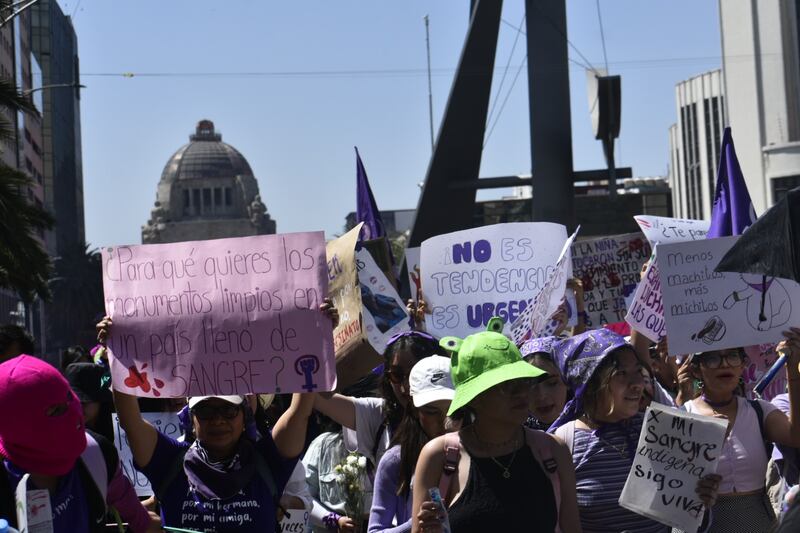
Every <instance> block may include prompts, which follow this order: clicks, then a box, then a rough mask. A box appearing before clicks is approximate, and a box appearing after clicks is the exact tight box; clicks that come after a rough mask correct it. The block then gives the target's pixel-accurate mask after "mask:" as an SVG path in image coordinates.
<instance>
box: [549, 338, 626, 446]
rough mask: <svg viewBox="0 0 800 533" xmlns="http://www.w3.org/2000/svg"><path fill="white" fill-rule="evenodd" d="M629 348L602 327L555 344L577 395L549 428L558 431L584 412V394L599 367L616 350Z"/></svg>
mask: <svg viewBox="0 0 800 533" xmlns="http://www.w3.org/2000/svg"><path fill="white" fill-rule="evenodd" d="M626 346H627V347H630V344H628V343H627V342H625V338H624V337H622V336H621V335H617V334H616V333H614V332H613V331H611V330H608V329H605V328H600V329H593V330H591V331H587V332H586V333H581V334H580V335H575V336H574V337H570V338H569V339H566V340H563V341H561V342H559V343H558V344H557V345H556V357H555V359H556V361H558V362H559V363H558V364H559V365H560V367H561V372H562V374H563V375H564V379H565V380H566V382H567V386H568V387H569V388H570V389H572V390H573V391H574V394H575V396H574V397H573V398H572V399H571V400H570V401H569V402H567V405H565V406H564V410H563V411H561V415H560V416H559V417H558V419H556V421H555V422H553V425H551V426H550V431H551V432H552V431H555V430H556V429H557V428H559V427H560V426H563V425H564V424H566V423H567V422H571V421H573V420H575V419H576V418H578V417H579V416H580V415H581V414H582V413H583V395H584V394H585V393H586V385H587V384H588V383H589V380H590V379H591V378H592V376H593V375H594V373H595V371H596V370H597V368H598V367H599V366H600V365H601V364H602V363H603V361H605V359H606V357H608V356H609V355H610V354H611V353H612V352H613V351H614V350H617V349H619V348H624V347H626Z"/></svg>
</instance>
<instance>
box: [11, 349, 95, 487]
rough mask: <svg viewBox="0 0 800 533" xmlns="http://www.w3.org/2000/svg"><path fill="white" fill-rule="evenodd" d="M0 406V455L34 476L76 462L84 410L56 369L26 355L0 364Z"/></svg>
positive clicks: (56, 473) (52, 473) (83, 445)
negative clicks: (0, 411) (1, 413)
mask: <svg viewBox="0 0 800 533" xmlns="http://www.w3.org/2000/svg"><path fill="white" fill-rule="evenodd" d="M0 406H2V410H3V416H0V455H2V456H4V457H5V458H6V459H8V460H9V461H11V462H12V463H13V464H14V465H16V466H18V467H19V468H21V469H23V470H25V471H26V472H32V473H36V474H44V475H50V476H62V475H64V474H66V473H68V472H69V471H70V470H71V469H72V468H73V467H74V466H75V461H76V460H77V459H78V457H80V455H81V453H83V450H84V449H85V448H86V433H85V429H84V424H83V411H82V409H81V404H80V402H79V401H78V398H77V397H76V396H75V394H74V393H73V392H72V389H70V387H69V383H68V382H67V380H66V379H64V377H63V376H62V375H61V374H60V373H59V372H58V370H56V369H55V368H54V367H52V366H51V365H49V364H47V363H46V362H44V361H42V360H41V359H38V358H36V357H32V356H30V355H20V356H18V357H15V358H13V359H9V360H8V361H6V362H4V363H2V364H0ZM12 414H13V416H12Z"/></svg>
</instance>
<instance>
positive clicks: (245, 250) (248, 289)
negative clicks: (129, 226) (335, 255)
mask: <svg viewBox="0 0 800 533" xmlns="http://www.w3.org/2000/svg"><path fill="white" fill-rule="evenodd" d="M103 288H104V291H105V307H106V313H107V314H108V316H110V317H111V318H112V319H113V320H114V327H113V328H112V329H111V334H110V338H109V342H108V347H109V352H110V355H111V374H112V376H113V382H114V388H116V389H118V390H120V391H121V392H125V393H127V394H134V395H136V396H150V397H159V396H160V397H180V396H209V395H227V394H252V393H262V392H283V393H288V392H311V391H325V390H330V389H332V388H333V385H334V383H335V380H336V371H335V367H334V356H333V334H332V326H331V321H330V320H329V319H328V318H327V317H325V316H324V315H323V314H322V313H321V312H320V311H319V305H320V303H321V302H322V300H323V298H324V297H325V295H326V294H327V292H328V269H327V261H326V258H325V243H324V239H323V234H322V233H321V232H317V233H295V234H287V235H261V236H257V237H241V238H236V239H218V240H210V241H196V242H181V243H172V244H150V245H141V246H119V247H115V248H106V249H104V250H103Z"/></svg>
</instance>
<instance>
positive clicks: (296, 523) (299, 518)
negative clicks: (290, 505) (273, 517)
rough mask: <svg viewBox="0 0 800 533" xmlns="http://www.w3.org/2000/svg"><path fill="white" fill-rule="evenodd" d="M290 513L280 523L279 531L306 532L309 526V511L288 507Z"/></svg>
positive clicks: (286, 532) (280, 532)
mask: <svg viewBox="0 0 800 533" xmlns="http://www.w3.org/2000/svg"><path fill="white" fill-rule="evenodd" d="M287 511H288V513H289V515H291V516H284V517H283V520H281V521H280V522H279V523H278V533H305V531H306V528H307V526H308V511H306V510H305V509H287Z"/></svg>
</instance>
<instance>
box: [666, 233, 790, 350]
mask: <svg viewBox="0 0 800 533" xmlns="http://www.w3.org/2000/svg"><path fill="white" fill-rule="evenodd" d="M737 239H738V237H722V238H719V239H704V240H702V241H693V242H684V243H676V244H667V245H660V246H659V247H658V269H659V276H660V279H661V293H662V295H663V300H664V318H665V319H666V324H667V335H668V337H669V353H670V355H681V354H690V353H696V352H707V351H711V350H722V349H726V348H736V347H739V346H750V345H753V344H766V343H769V342H777V341H779V340H781V339H782V338H783V335H782V334H781V333H782V332H783V331H784V330H785V329H786V328H787V327H789V326H791V325H794V324H798V323H800V306H798V305H797V302H800V286H798V284H797V283H795V282H793V281H788V280H783V279H775V278H767V283H766V286H764V285H762V276H761V275H760V274H737V273H720V272H714V268H716V266H717V264H718V263H719V261H720V259H722V256H724V255H725V253H726V252H727V251H728V250H729V249H730V247H731V246H733V244H734V243H735V242H736V240H737ZM762 295H763V296H764V312H763V314H762V313H761V300H762ZM762 319H763V320H762Z"/></svg>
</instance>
